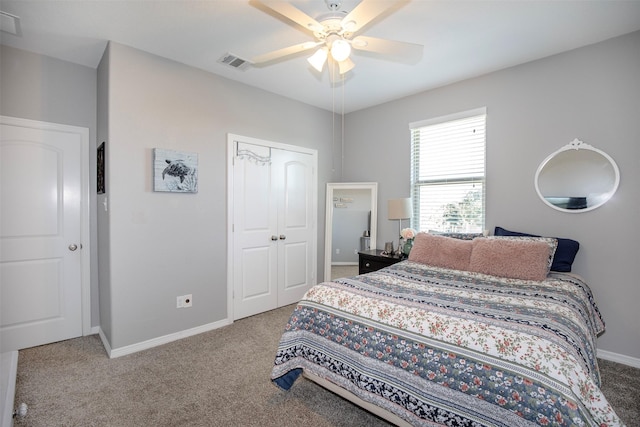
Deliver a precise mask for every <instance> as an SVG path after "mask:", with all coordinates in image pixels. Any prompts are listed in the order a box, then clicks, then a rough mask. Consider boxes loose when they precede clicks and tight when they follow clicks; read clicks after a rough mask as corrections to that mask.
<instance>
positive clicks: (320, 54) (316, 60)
mask: <svg viewBox="0 0 640 427" xmlns="http://www.w3.org/2000/svg"><path fill="white" fill-rule="evenodd" d="M307 62H309V64H311V66H312V67H313V68H315V69H316V70H318V72H321V71H322V68H323V67H324V63H325V62H327V48H324V47H323V48H321V49H318V50H316V52H315V53H314V54H313V55H311V56H310V57H309V58H307Z"/></svg>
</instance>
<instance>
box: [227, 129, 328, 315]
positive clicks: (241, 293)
mask: <svg viewBox="0 0 640 427" xmlns="http://www.w3.org/2000/svg"><path fill="white" fill-rule="evenodd" d="M251 142H253V143H251ZM251 142H245V140H241V141H235V142H234V144H233V148H232V149H233V150H234V153H233V156H234V160H233V213H232V216H233V223H232V237H231V239H232V240H233V244H232V250H231V254H232V255H231V256H232V257H233V260H232V265H233V267H232V268H233V272H232V274H233V278H232V283H233V284H232V292H233V317H234V319H240V318H243V317H247V316H251V315H253V314H257V313H261V312H264V311H267V310H272V309H274V308H277V307H280V306H282V305H286V304H291V303H294V302H296V301H298V300H299V299H300V298H301V297H302V295H303V294H304V293H305V292H306V291H307V290H308V289H309V288H310V287H311V286H312V285H313V284H314V283H315V257H316V249H315V240H316V237H315V236H316V227H317V226H316V220H315V210H316V207H317V201H316V190H315V187H316V178H315V167H316V166H315V164H316V158H315V156H314V155H312V154H307V153H302V152H296V151H290V150H285V149H281V148H274V147H273V146H270V145H261V144H260V143H259V142H260V141H256V140H251ZM256 142H258V143H256Z"/></svg>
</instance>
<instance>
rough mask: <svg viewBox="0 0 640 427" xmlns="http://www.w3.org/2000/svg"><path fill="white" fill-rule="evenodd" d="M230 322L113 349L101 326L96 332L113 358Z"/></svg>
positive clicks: (216, 327)
mask: <svg viewBox="0 0 640 427" xmlns="http://www.w3.org/2000/svg"><path fill="white" fill-rule="evenodd" d="M231 323H233V322H232V321H231V320H230V319H222V320H219V321H217V322H213V323H208V324H206V325H202V326H198V327H195V328H191V329H186V330H184V331H180V332H176V333H173V334H169V335H164V336H162V337H158V338H152V339H150V340H147V341H142V342H139V343H136V344H131V345H127V346H124V347H120V348H115V349H114V348H111V345H110V344H109V340H107V337H106V336H105V335H104V333H103V332H102V328H99V332H98V333H99V335H100V339H101V340H102V345H104V348H105V350H106V351H107V354H108V355H109V358H111V359H113V358H116V357H120V356H126V355H127V354H133V353H137V352H139V351H142V350H148V349H150V348H153V347H157V346H159V345H163V344H167V343H170V342H172V341H177V340H179V339H182V338H187V337H190V336H193V335H198V334H201V333H203V332H208V331H212V330H214V329H218V328H221V327H223V326H227V325H230V324H231Z"/></svg>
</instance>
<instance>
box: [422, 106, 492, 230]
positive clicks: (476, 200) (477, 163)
mask: <svg viewBox="0 0 640 427" xmlns="http://www.w3.org/2000/svg"><path fill="white" fill-rule="evenodd" d="M485 123H486V110H485V109H484V108H482V109H478V110H473V111H469V112H464V113H460V114H457V115H455V116H447V117H443V118H440V119H434V120H429V121H424V122H418V123H412V124H411V125H410V127H411V138H412V141H411V188H412V198H413V211H414V212H413V219H412V225H413V227H414V228H416V229H418V230H420V231H428V230H438V231H444V232H458V233H475V232H482V230H484V211H485V209H484V199H485Z"/></svg>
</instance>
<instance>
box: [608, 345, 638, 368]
mask: <svg viewBox="0 0 640 427" xmlns="http://www.w3.org/2000/svg"><path fill="white" fill-rule="evenodd" d="M598 357H599V358H600V359H604V360H609V361H611V362H616V363H622V364H623V365H628V366H632V367H634V368H640V359H639V358H637V357H631V356H625V355H624V354H619V353H614V352H612V351H607V350H600V349H598Z"/></svg>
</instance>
